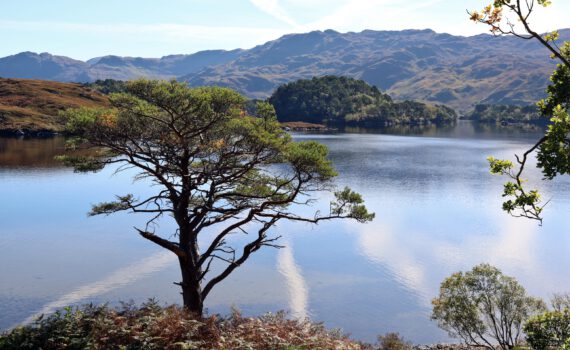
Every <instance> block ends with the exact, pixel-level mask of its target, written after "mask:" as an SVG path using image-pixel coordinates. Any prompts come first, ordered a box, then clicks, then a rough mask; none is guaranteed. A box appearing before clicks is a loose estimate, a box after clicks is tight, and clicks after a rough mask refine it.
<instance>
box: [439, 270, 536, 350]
mask: <svg viewBox="0 0 570 350" xmlns="http://www.w3.org/2000/svg"><path fill="white" fill-rule="evenodd" d="M432 304H433V313H432V319H433V320H436V321H437V322H438V325H439V327H441V328H442V329H444V330H446V331H447V332H448V333H449V334H450V336H452V337H459V338H461V339H462V340H463V341H464V342H465V343H466V344H468V345H473V346H482V347H485V348H488V349H494V345H493V344H494V343H495V342H496V343H498V344H499V346H500V348H501V349H503V350H507V349H512V348H513V347H515V346H517V345H519V343H520V340H521V339H520V333H521V329H522V326H523V323H524V322H525V321H526V320H527V319H528V318H529V317H531V316H533V315H536V314H537V313H538V312H540V311H543V310H544V309H545V306H544V303H543V302H542V301H541V300H539V299H536V298H532V297H529V296H528V295H527V294H526V291H525V289H524V288H523V287H522V286H521V285H520V284H519V283H518V282H517V281H516V280H515V279H514V278H512V277H509V276H505V275H503V274H502V273H501V271H500V270H498V269H497V268H495V267H492V266H490V265H487V264H481V265H478V266H475V267H474V268H473V269H472V270H471V271H468V272H465V273H464V272H457V273H454V274H453V275H451V276H450V277H448V278H446V279H445V280H444V281H443V282H442V284H441V287H440V294H439V296H438V297H437V298H435V299H433V301H432Z"/></svg>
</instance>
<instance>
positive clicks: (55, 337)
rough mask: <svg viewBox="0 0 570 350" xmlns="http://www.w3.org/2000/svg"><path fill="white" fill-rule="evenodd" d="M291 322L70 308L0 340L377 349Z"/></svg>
mask: <svg viewBox="0 0 570 350" xmlns="http://www.w3.org/2000/svg"><path fill="white" fill-rule="evenodd" d="M285 316H286V315H285V313H282V312H280V313H277V314H267V315H264V316H261V317H258V318H246V317H242V316H241V315H240V314H239V313H238V312H234V313H233V315H232V316H231V317H229V318H221V317H218V316H210V317H207V318H203V319H196V318H195V317H193V316H191V315H190V314H189V313H187V312H186V311H184V310H183V309H182V308H180V307H178V306H169V307H161V306H159V305H158V304H157V303H156V302H154V301H149V302H147V303H145V304H143V305H142V306H140V307H135V306H133V305H132V304H124V305H122V306H121V307H119V308H116V309H115V308H110V307H107V306H93V305H87V306H84V307H82V308H71V307H68V308H65V309H63V310H61V311H58V312H56V313H55V314H53V315H51V316H48V317H43V318H39V319H37V320H36V321H35V322H33V323H32V324H30V325H27V326H22V327H18V328H16V329H14V330H12V331H10V332H8V333H5V334H3V335H0V349H2V350H4V349H6V350H8V349H43V350H58V349H125V350H129V349H204V350H208V349H264V350H265V349H267V350H269V349H284V350H302V349H347V350H350V349H361V350H371V349H373V347H372V346H371V345H367V344H361V343H357V342H353V341H351V340H350V339H348V337H346V336H343V335H341V334H340V332H339V331H330V330H326V329H325V328H324V326H323V325H322V324H315V323H311V322H309V321H297V320H290V319H287V318H286V317H285Z"/></svg>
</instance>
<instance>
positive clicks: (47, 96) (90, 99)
mask: <svg viewBox="0 0 570 350" xmlns="http://www.w3.org/2000/svg"><path fill="white" fill-rule="evenodd" d="M108 105H109V102H108V100H107V97H106V96H104V95H102V94H101V93H99V92H96V91H94V90H92V89H90V88H87V87H85V86H83V85H80V84H72V83H60V82H53V81H42V80H27V79H3V78H0V133H15V132H24V133H32V134H36V133H41V132H57V131H60V130H61V128H62V125H61V124H60V122H59V121H58V118H57V116H58V114H59V111H62V110H65V109H67V108H79V107H107V106H108Z"/></svg>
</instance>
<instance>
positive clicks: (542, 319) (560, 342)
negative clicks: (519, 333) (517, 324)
mask: <svg viewBox="0 0 570 350" xmlns="http://www.w3.org/2000/svg"><path fill="white" fill-rule="evenodd" d="M524 331H525V333H526V339H527V342H528V343H529V345H530V346H531V347H532V348H533V349H534V350H549V349H565V348H566V349H570V309H564V310H563V311H558V310H555V311H549V312H546V313H544V314H542V315H539V316H536V317H533V318H531V319H530V320H529V321H528V322H527V323H526V324H525V325H524Z"/></svg>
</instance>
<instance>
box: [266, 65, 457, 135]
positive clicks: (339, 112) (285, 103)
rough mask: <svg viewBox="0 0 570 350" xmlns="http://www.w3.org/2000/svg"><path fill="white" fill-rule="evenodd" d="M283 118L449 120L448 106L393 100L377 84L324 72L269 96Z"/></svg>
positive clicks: (363, 122)
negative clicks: (327, 74)
mask: <svg viewBox="0 0 570 350" xmlns="http://www.w3.org/2000/svg"><path fill="white" fill-rule="evenodd" d="M269 102H270V103H271V104H272V105H273V106H274V107H275V111H276V113H277V118H278V120H279V121H280V122H299V121H300V122H308V123H316V124H320V123H326V124H332V125H359V126H386V125H394V124H413V125H417V124H431V123H433V124H449V123H453V122H455V120H456V118H457V114H456V113H455V111H453V110H452V109H450V108H448V107H444V106H439V105H428V104H424V103H419V102H414V101H403V102H394V101H393V100H392V98H391V97H390V96H389V95H387V94H383V93H382V92H380V90H378V88H377V87H375V86H370V85H368V84H367V83H366V82H364V81H362V80H356V79H354V78H347V77H337V76H324V77H320V78H313V79H307V80H303V79H301V80H298V81H296V82H292V83H288V84H284V85H282V86H280V87H279V88H277V90H276V91H275V92H274V93H273V94H272V95H271V97H270V98H269Z"/></svg>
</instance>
